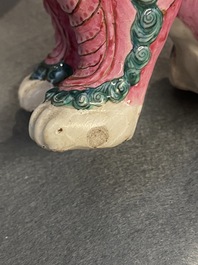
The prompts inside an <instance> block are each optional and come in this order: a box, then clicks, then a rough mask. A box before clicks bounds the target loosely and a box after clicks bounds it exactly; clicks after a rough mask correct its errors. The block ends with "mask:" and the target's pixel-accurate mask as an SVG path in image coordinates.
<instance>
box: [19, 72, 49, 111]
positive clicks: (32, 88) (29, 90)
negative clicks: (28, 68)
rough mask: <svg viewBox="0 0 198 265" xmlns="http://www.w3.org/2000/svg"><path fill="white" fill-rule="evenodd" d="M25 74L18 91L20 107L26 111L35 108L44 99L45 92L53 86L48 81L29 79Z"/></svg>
mask: <svg viewBox="0 0 198 265" xmlns="http://www.w3.org/2000/svg"><path fill="white" fill-rule="evenodd" d="M29 77H30V76H27V77H26V78H25V79H24V80H23V82H22V83H21V85H20V87H19V91H18V97H19V103H20V106H21V108H23V109H25V110H27V111H30V112H31V111H33V110H35V109H36V108H37V107H38V106H39V105H40V104H41V103H42V102H43V101H44V99H45V93H46V92H47V91H48V90H49V89H50V88H52V87H53V85H52V84H51V83H49V82H48V81H41V80H30V79H29Z"/></svg>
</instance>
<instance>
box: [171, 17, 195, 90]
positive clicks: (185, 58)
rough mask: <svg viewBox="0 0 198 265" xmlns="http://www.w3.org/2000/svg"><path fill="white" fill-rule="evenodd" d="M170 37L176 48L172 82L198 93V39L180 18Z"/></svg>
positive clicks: (172, 61)
mask: <svg viewBox="0 0 198 265" xmlns="http://www.w3.org/2000/svg"><path fill="white" fill-rule="evenodd" d="M170 37H171V38H172V40H173V42H174V45H175V48H176V57H172V58H171V71H170V82H171V83H172V85H173V86H175V87H177V88H180V89H182V90H190V91H193V92H196V93H198V41H197V40H196V39H195V37H194V35H193V33H192V32H191V30H190V29H189V28H188V27H187V26H186V25H184V23H183V22H182V21H181V20H180V19H178V18H177V19H176V20H175V22H174V24H173V26H172V29H171V32H170Z"/></svg>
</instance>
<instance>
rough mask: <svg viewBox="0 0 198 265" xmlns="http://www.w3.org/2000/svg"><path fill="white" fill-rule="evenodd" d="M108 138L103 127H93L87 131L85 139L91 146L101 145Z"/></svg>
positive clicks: (106, 131)
mask: <svg viewBox="0 0 198 265" xmlns="http://www.w3.org/2000/svg"><path fill="white" fill-rule="evenodd" d="M108 139H109V133H108V130H107V129H106V128H105V127H95V128H93V129H91V130H90V131H89V132H88V133H87V141H88V144H89V146H90V147H92V148H96V147H99V146H101V145H103V144H104V143H106V142H107V141H108Z"/></svg>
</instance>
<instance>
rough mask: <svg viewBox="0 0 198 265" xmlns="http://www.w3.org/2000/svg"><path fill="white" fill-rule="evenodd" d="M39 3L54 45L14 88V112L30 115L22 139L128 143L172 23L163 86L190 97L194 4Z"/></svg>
mask: <svg viewBox="0 0 198 265" xmlns="http://www.w3.org/2000/svg"><path fill="white" fill-rule="evenodd" d="M189 2H190V5H189ZM43 3H44V7H45V9H46V11H47V12H48V14H49V15H50V16H51V20H52V23H53V26H54V30H55V40H56V44H55V47H54V49H53V50H52V51H51V52H50V53H49V54H48V55H47V56H46V58H44V59H43V61H42V62H41V63H40V64H39V65H38V66H37V68H36V69H35V70H34V72H32V73H31V74H30V75H29V76H28V77H26V78H25V79H24V80H23V82H22V84H21V86H20V88H19V100H20V105H21V107H22V108H24V109H25V110H27V111H33V114H32V116H31V119H30V124H29V133H30V136H31V138H32V139H33V140H34V141H36V143H37V144H38V145H40V146H41V147H43V148H46V149H48V150H53V151H66V150H70V149H84V148H86V149H89V148H107V147H114V146H116V145H119V144H121V143H122V142H124V141H126V140H129V139H130V138H131V137H132V136H133V134H134V131H135V128H136V124H137V121H138V118H139V116H140V113H141V109H142V106H143V102H144V98H145V93H146V90H147V87H148V83H149V80H150V77H151V75H152V72H153V68H154V66H155V63H156V60H157V58H158V56H159V54H160V52H161V50H162V48H163V45H164V43H165V41H166V39H167V36H168V34H169V31H170V29H171V26H172V24H173V22H174V24H173V27H172V29H171V37H172V40H173V42H174V48H173V52H172V54H171V74H170V81H171V83H172V84H173V85H174V86H176V87H177V88H180V89H183V90H191V91H194V92H198V82H197V78H198V77H197V64H198V53H197V51H198V49H197V47H198V42H197V39H198V16H197V12H196V11H197V10H198V0H191V1H187V0H183V1H182V0H158V1H157V0H122V1H121V0H108V1H107V0H43ZM176 17H177V18H176ZM43 102H44V103H43Z"/></svg>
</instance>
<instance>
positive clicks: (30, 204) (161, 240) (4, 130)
mask: <svg viewBox="0 0 198 265" xmlns="http://www.w3.org/2000/svg"><path fill="white" fill-rule="evenodd" d="M41 7H42V3H41V0H34V1H32V0H18V1H16V0H15V1H14V0H13V1H8V0H1V1H0V58H1V60H0V70H1V71H0V93H1V94H0V95H1V101H0V124H1V125H0V215H1V216H0V243H1V248H0V264H2V265H66V264H69V265H93V264H98V265H99V264H100V265H102V264H104V265H124V264H127V265H133V264H137V265H139V264H141V265H147V264H148V265H197V264H198V204H197V200H198V152H197V145H198V133H197V132H198V95H195V94H192V93H186V92H181V91H177V90H176V89H174V88H173V87H171V85H170V83H169V81H168V79H167V76H168V54H169V51H170V43H168V44H167V45H166V47H165V49H164V51H163V53H162V54H161V56H160V58H159V60H158V63H157V66H156V69H155V72H154V74H153V77H152V80H151V82H150V86H149V89H148V93H147V97H146V101H145V105H144V109H143V112H142V114H141V118H140V121H139V124H138V127H137V130H136V133H135V136H134V138H133V140H131V141H129V142H126V143H124V144H123V145H121V146H119V147H116V148H113V149H111V150H93V151H81V150H78V151H70V152H66V153H63V154H57V153H51V152H47V151H44V150H42V149H41V148H39V147H38V146H36V144H35V143H34V142H32V141H31V140H30V139H29V136H28V132H27V127H28V120H29V117H30V114H29V113H26V112H25V111H23V110H20V108H19V104H18V100H17V88H18V86H19V84H20V82H21V80H22V77H24V76H26V75H27V74H28V73H29V72H30V71H31V70H32V69H33V67H34V65H35V64H36V63H37V62H39V61H40V60H41V59H42V58H43V57H44V56H45V54H46V53H47V52H48V51H49V49H51V47H52V45H53V42H52V39H53V38H52V28H51V25H50V23H49V18H48V17H47V15H46V14H45V13H44V11H43V9H41Z"/></svg>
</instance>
